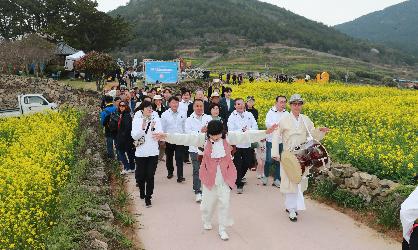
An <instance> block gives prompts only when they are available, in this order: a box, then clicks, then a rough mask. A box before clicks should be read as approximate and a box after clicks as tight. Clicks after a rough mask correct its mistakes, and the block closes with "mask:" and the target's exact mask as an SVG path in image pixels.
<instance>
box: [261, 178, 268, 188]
mask: <svg viewBox="0 0 418 250" xmlns="http://www.w3.org/2000/svg"><path fill="white" fill-rule="evenodd" d="M267 181H268V178H267V177H265V176H263V177H261V182H262V183H263V186H265V185H267Z"/></svg>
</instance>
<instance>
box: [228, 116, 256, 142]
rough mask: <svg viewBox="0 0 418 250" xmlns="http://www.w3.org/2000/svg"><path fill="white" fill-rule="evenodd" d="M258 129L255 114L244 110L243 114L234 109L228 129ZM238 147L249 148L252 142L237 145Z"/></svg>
mask: <svg viewBox="0 0 418 250" xmlns="http://www.w3.org/2000/svg"><path fill="white" fill-rule="evenodd" d="M244 128H245V130H258V125H257V122H256V121H255V118H254V116H253V114H251V113H250V112H248V111H244V112H242V113H241V114H240V113H238V112H237V111H236V110H234V111H233V112H232V113H231V115H230V116H229V118H228V131H241V132H242V131H243V129H244ZM236 146H237V148H249V147H250V146H251V143H244V144H239V145H236Z"/></svg>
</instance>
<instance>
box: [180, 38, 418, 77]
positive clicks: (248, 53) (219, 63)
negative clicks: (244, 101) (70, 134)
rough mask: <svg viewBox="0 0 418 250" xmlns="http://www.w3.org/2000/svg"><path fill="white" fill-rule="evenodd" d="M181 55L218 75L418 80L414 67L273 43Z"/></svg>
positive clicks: (189, 51) (185, 51) (189, 52)
mask: <svg viewBox="0 0 418 250" xmlns="http://www.w3.org/2000/svg"><path fill="white" fill-rule="evenodd" d="M179 54H180V55H181V56H182V57H184V58H186V60H187V61H191V62H192V64H193V65H194V66H199V65H205V68H208V69H210V70H213V71H215V72H218V71H222V72H225V70H231V71H232V72H234V71H239V72H248V71H258V72H267V71H268V72H269V73H271V74H276V73H284V74H288V75H294V76H298V77H302V78H303V77H304V76H305V74H310V75H311V76H314V75H316V74H317V73H320V72H323V71H327V72H329V73H330V75H331V79H332V80H334V81H345V75H346V74H347V73H348V75H349V78H348V81H349V82H353V83H361V82H362V83H372V84H382V83H390V82H391V81H392V79H395V78H406V79H418V72H416V70H414V68H413V67H406V66H405V67H394V66H392V65H377V64H372V63H366V62H362V61H359V60H354V59H350V58H344V57H339V56H335V55H331V54H327V53H323V52H318V51H313V50H309V49H302V48H294V47H288V46H284V45H279V44H270V45H268V46H264V47H253V48H245V49H236V50H233V51H230V52H229V53H228V54H226V55H219V56H212V57H210V56H206V57H204V56H202V55H200V54H199V53H197V52H196V51H191V50H182V51H179Z"/></svg>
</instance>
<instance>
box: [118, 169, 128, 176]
mask: <svg viewBox="0 0 418 250" xmlns="http://www.w3.org/2000/svg"><path fill="white" fill-rule="evenodd" d="M127 173H129V170H125V169H124V170H122V172H120V174H121V175H125V174H127Z"/></svg>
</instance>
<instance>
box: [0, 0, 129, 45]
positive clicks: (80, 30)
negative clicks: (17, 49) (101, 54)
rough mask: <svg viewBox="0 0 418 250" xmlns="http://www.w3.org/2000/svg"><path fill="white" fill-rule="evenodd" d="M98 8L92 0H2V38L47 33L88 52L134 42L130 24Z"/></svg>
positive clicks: (0, 21)
mask: <svg viewBox="0 0 418 250" xmlns="http://www.w3.org/2000/svg"><path fill="white" fill-rule="evenodd" d="M96 7H97V2H96V1H92V0H77V1H74V0H31V1H28V0H2V3H1V4H0V38H3V39H6V40H13V39H16V38H19V37H20V36H22V35H26V34H30V33H45V34H49V35H50V36H51V37H53V38H54V39H55V40H60V39H61V38H63V39H64V40H65V41H66V42H67V43H69V44H71V45H72V46H73V47H77V48H78V49H83V50H86V51H90V50H99V51H109V50H111V49H114V48H117V47H120V46H122V45H124V44H125V43H126V41H128V40H129V39H130V34H131V32H130V25H129V24H128V23H127V22H125V21H124V20H123V19H122V18H120V17H117V16H116V17H114V18H113V17H111V16H109V15H107V14H106V13H104V12H100V11H98V10H97V9H96Z"/></svg>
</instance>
